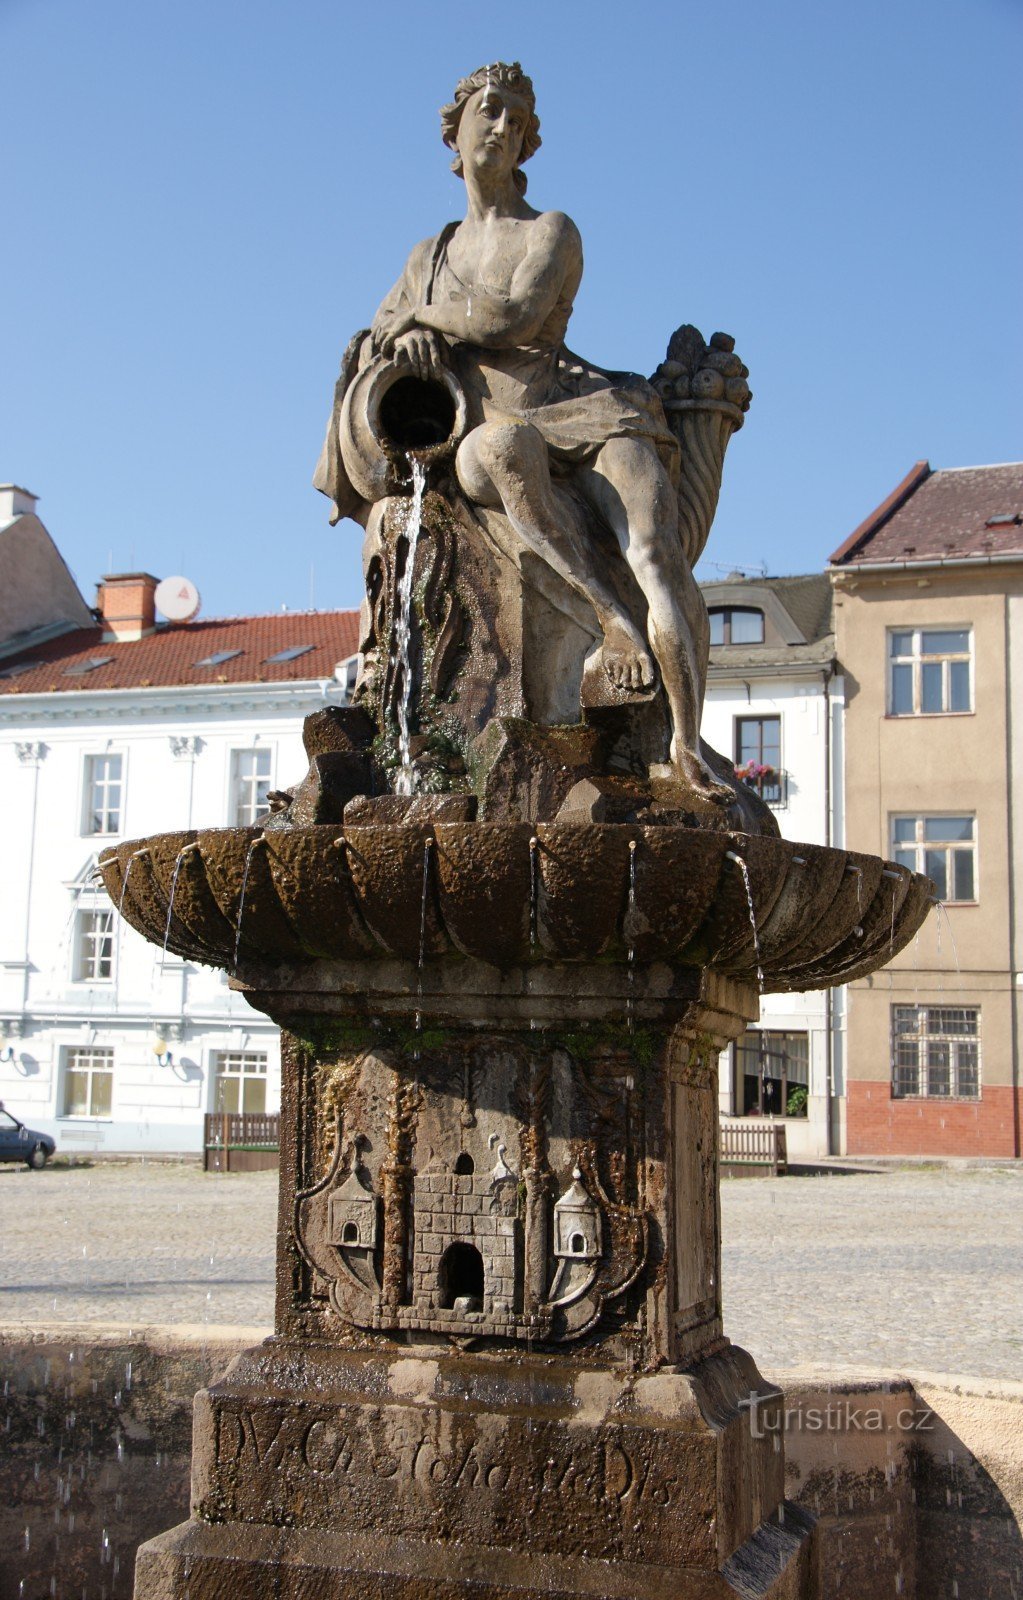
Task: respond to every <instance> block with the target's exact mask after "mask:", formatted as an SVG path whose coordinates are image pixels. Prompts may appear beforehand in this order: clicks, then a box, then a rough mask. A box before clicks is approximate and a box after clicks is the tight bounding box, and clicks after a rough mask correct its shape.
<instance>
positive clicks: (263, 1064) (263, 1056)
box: [210, 1050, 270, 1116]
mask: <svg viewBox="0 0 1023 1600" xmlns="http://www.w3.org/2000/svg"><path fill="white" fill-rule="evenodd" d="M225 1062H237V1063H239V1068H238V1070H237V1071H232V1070H230V1069H228V1070H226V1071H225V1070H224V1066H223V1063H225ZM250 1067H251V1068H252V1069H253V1070H247V1068H250ZM269 1078H270V1058H269V1055H268V1054H267V1052H266V1051H265V1050H214V1051H213V1052H212V1056H211V1060H210V1095H211V1099H212V1104H211V1106H210V1110H211V1111H213V1112H224V1111H227V1114H228V1115H229V1116H233V1115H235V1110H234V1109H232V1108H230V1107H225V1106H223V1105H221V1103H220V1083H221V1080H222V1079H223V1080H225V1081H227V1082H229V1083H237V1085H238V1106H237V1112H244V1110H245V1085H246V1083H247V1082H252V1083H260V1084H262V1086H263V1105H262V1107H261V1109H260V1110H259V1111H255V1112H250V1113H249V1115H250V1116H265V1115H266V1102H267V1099H268V1095H267V1085H268V1083H269Z"/></svg>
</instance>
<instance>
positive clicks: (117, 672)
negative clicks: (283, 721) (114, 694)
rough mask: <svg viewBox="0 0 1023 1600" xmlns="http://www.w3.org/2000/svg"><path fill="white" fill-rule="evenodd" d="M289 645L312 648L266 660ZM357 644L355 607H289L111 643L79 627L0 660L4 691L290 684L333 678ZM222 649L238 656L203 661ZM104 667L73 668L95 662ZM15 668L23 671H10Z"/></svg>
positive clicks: (94, 631)
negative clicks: (289, 657)
mask: <svg viewBox="0 0 1023 1600" xmlns="http://www.w3.org/2000/svg"><path fill="white" fill-rule="evenodd" d="M292 645H312V647H313V648H312V649H311V650H309V651H307V652H306V653H305V654H303V655H300V656H297V657H296V658H295V659H294V660H292V661H281V662H269V661H267V659H266V658H267V657H268V656H273V655H276V654H277V653H278V651H281V650H287V649H288V647H289V646H292ZM358 648H359V613H358V612H357V611H284V612H277V613H275V614H274V615H272V616H269V617H212V618H204V619H203V620H202V621H200V622H188V623H184V624H182V625H168V626H167V627H160V628H158V629H157V630H156V632H155V633H151V634H150V635H149V636H148V638H145V639H135V640H130V641H127V642H121V643H114V644H108V643H105V642H104V640H103V629H102V628H100V627H95V628H81V629H76V630H75V631H74V632H73V633H64V634H61V635H60V636H59V638H56V639H49V640H47V641H46V643H45V644H41V645H39V646H37V647H36V648H35V649H31V648H29V649H26V650H23V651H21V652H20V654H18V655H15V656H7V657H4V658H2V659H0V693H3V694H44V693H52V692H54V691H60V692H65V691H66V692H72V691H74V690H76V689H139V688H154V689H155V688H167V687H170V686H172V685H178V684H216V683H288V682H292V681H300V680H303V679H304V680H306V681H308V680H309V679H310V678H329V677H332V676H333V673H334V667H335V665H336V664H337V662H339V661H343V660H345V658H346V657H347V656H353V655H355V653H356V651H357V650H358ZM220 650H239V651H240V652H241V654H240V655H236V656H232V658H231V660H230V661H223V662H220V663H219V664H218V665H216V666H210V667H199V666H197V665H196V663H197V662H198V661H203V660H205V659H206V658H207V657H208V656H212V655H216V653H217V652H218V651H220ZM101 659H102V660H104V661H105V662H106V663H107V664H106V665H104V666H101V667H96V668H95V669H94V670H92V671H87V672H72V673H71V674H70V675H68V670H67V669H68V668H69V667H71V668H75V667H79V668H80V667H83V666H85V665H86V663H87V662H89V661H91V660H101ZM12 668H21V669H22V670H19V671H17V672H12Z"/></svg>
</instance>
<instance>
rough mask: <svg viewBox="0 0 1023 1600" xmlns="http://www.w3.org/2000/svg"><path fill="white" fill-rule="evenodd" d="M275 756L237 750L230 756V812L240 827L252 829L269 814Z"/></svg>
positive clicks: (236, 825) (268, 751)
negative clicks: (273, 759)
mask: <svg viewBox="0 0 1023 1600" xmlns="http://www.w3.org/2000/svg"><path fill="white" fill-rule="evenodd" d="M271 768H272V754H271V751H270V750H269V749H257V750H235V751H234V752H233V754H232V757H231V794H232V802H231V809H232V814H233V817H234V824H235V827H237V828H251V827H254V826H255V824H256V823H257V822H261V821H262V819H263V818H264V817H265V816H268V815H269V812H270V802H269V800H268V798H267V796H268V795H269V793H270V781H271Z"/></svg>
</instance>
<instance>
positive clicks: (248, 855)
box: [234, 833, 266, 972]
mask: <svg viewBox="0 0 1023 1600" xmlns="http://www.w3.org/2000/svg"><path fill="white" fill-rule="evenodd" d="M265 843H266V835H265V834H262V833H261V834H260V835H259V837H258V839H253V841H252V843H251V844H250V845H249V848H248V849H247V850H246V852H245V866H244V867H243V869H242V890H241V894H240V895H239V897H238V921H237V922H236V923H235V929H234V970H235V972H237V971H238V955H239V952H240V950H241V947H242V918H243V917H244V915H245V895H246V891H247V890H248V887H249V871H250V869H251V867H252V856H253V852H254V851H255V848H256V846H257V845H258V844H265Z"/></svg>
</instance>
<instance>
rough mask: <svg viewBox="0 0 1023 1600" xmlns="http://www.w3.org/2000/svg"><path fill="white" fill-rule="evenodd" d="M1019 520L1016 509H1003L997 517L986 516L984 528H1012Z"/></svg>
mask: <svg viewBox="0 0 1023 1600" xmlns="http://www.w3.org/2000/svg"><path fill="white" fill-rule="evenodd" d="M1019 521H1020V514H1019V512H1018V511H1004V512H1001V513H1000V514H999V515H998V516H997V517H986V518H985V519H984V526H985V528H1014V527H1015V526H1016V525H1017V523H1018V522H1019Z"/></svg>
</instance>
